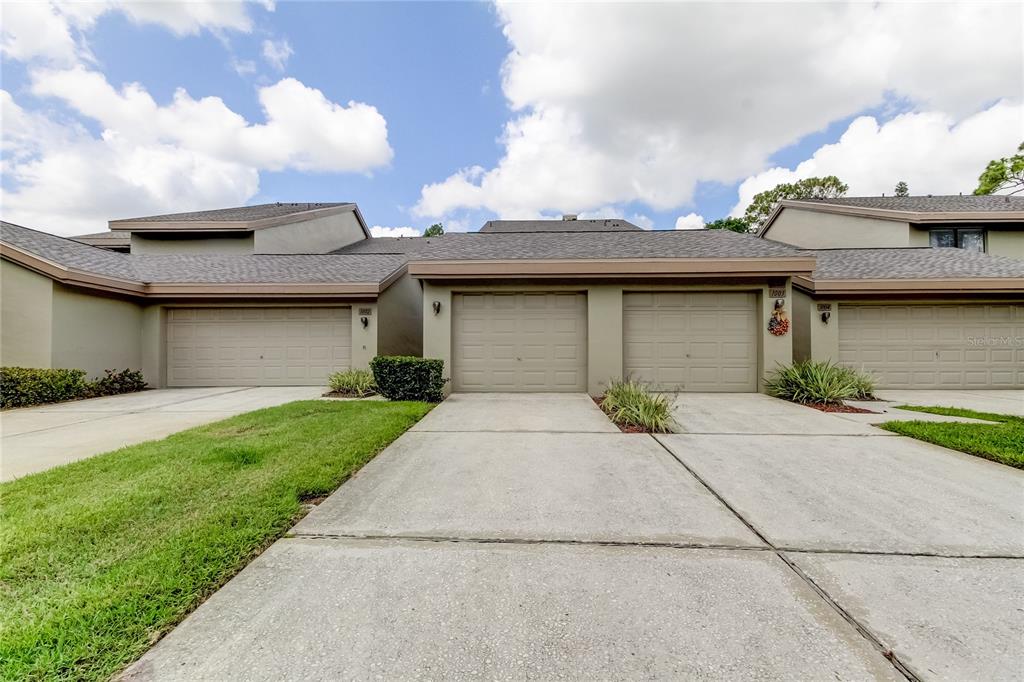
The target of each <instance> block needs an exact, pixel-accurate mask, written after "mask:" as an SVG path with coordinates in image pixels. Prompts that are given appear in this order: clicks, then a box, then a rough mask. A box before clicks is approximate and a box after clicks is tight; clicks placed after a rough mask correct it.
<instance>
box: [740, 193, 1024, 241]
mask: <svg viewBox="0 0 1024 682" xmlns="http://www.w3.org/2000/svg"><path fill="white" fill-rule="evenodd" d="M786 208H796V209H802V210H805V211H817V212H819V213H837V214H841V215H849V216H855V217H860V218H877V219H879V220H893V221H898V222H904V223H949V222H965V223H1019V222H1024V211H898V210H894V209H884V208H871V207H866V206H847V205H845V204H827V203H820V202H817V201H801V200H799V199H783V200H782V201H780V202H779V203H778V204H776V206H775V208H774V209H772V212H771V213H770V214H769V215H768V219H767V220H766V221H765V224H764V227H762V228H761V230H760V231H759V232H758V233H757V236H759V237H764V235H765V234H766V233H767V232H768V230H769V229H771V226H772V224H773V223H774V222H775V219H776V218H777V217H778V216H779V214H780V213H782V211H783V210H784V209H786Z"/></svg>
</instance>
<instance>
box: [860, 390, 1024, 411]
mask: <svg viewBox="0 0 1024 682" xmlns="http://www.w3.org/2000/svg"><path fill="white" fill-rule="evenodd" d="M876 397H877V398H878V399H879V400H884V401H886V402H888V403H890V404H892V405H924V406H933V407H959V408H963V409H967V410H975V411H977V412H995V413H996V414H1015V415H1018V416H1021V417H1024V391H1021V390H1004V391H982V390H977V391H948V390H946V391H878V392H877V393H876Z"/></svg>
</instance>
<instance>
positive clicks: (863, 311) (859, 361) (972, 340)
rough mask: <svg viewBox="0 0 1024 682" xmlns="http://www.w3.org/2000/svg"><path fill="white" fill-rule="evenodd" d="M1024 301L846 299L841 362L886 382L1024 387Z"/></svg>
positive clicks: (892, 384) (895, 384) (882, 384)
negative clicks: (862, 302)
mask: <svg viewBox="0 0 1024 682" xmlns="http://www.w3.org/2000/svg"><path fill="white" fill-rule="evenodd" d="M1022 339H1024V305H1020V304H991V305H983V304H974V305H884V306H883V305H874V306H872V305H842V306H840V308H839V361H840V362H841V363H843V364H845V365H849V366H851V367H854V368H857V369H861V370H864V371H867V372H868V373H870V374H871V375H873V376H874V377H875V378H876V380H877V381H878V386H879V388H1022V387H1024V343H1022Z"/></svg>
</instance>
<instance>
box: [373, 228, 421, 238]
mask: <svg viewBox="0 0 1024 682" xmlns="http://www.w3.org/2000/svg"><path fill="white" fill-rule="evenodd" d="M422 234H423V233H422V232H420V231H419V230H417V229H416V228H415V227H384V226H382V225H374V226H373V227H371V228H370V236H372V237H419V236H422Z"/></svg>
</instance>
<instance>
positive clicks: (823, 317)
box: [821, 310, 832, 324]
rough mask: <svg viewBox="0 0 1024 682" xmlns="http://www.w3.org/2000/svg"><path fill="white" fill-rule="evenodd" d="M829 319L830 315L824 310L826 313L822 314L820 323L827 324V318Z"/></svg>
mask: <svg viewBox="0 0 1024 682" xmlns="http://www.w3.org/2000/svg"><path fill="white" fill-rule="evenodd" d="M830 317H832V313H830V312H829V311H827V310H826V311H824V312H823V313H822V314H821V321H822V322H823V323H824V324H828V318H830Z"/></svg>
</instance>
